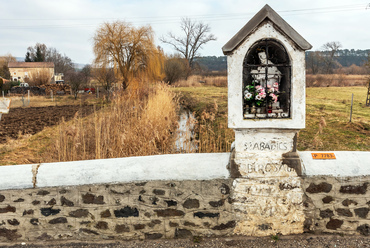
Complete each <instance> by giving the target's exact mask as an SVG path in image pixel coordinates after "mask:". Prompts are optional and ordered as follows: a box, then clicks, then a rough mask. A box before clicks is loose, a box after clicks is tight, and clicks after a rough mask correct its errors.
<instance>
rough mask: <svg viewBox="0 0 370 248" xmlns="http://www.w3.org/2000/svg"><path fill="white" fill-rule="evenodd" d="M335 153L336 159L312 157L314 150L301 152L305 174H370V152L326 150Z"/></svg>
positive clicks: (352, 175) (337, 175) (341, 175)
mask: <svg viewBox="0 0 370 248" xmlns="http://www.w3.org/2000/svg"><path fill="white" fill-rule="evenodd" d="M327 152H329V153H334V154H335V157H336V159H330V160H317V159H312V155H311V153H315V152H313V151H304V152H299V156H300V158H301V160H302V163H303V164H302V170H303V174H304V175H306V176H319V175H323V176H324V175H325V176H335V177H354V176H365V175H370V152H360V151H334V152H333V151H325V152H322V151H320V153H327Z"/></svg>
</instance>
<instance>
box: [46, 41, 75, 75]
mask: <svg viewBox="0 0 370 248" xmlns="http://www.w3.org/2000/svg"><path fill="white" fill-rule="evenodd" d="M45 61H46V62H53V63H54V70H55V72H57V73H63V74H67V73H68V71H69V70H72V69H73V63H72V60H71V59H70V58H69V57H68V56H67V55H65V54H64V55H62V54H61V53H60V52H59V51H58V50H57V49H56V48H54V47H51V48H48V49H47V50H46V54H45Z"/></svg>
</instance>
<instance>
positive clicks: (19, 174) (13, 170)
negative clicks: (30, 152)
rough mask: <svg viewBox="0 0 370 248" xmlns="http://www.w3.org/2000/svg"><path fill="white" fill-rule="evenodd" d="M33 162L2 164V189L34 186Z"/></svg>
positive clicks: (0, 188)
mask: <svg viewBox="0 0 370 248" xmlns="http://www.w3.org/2000/svg"><path fill="white" fill-rule="evenodd" d="M32 166H35V165H32V164H23V165H8V166H0V190H5V189H26V188H32V187H33V182H32V178H33V173H32Z"/></svg>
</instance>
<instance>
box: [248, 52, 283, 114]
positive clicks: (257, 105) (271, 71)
mask: <svg viewBox="0 0 370 248" xmlns="http://www.w3.org/2000/svg"><path fill="white" fill-rule="evenodd" d="M258 58H259V59H260V61H261V64H260V66H258V67H257V69H256V70H251V71H250V74H251V76H252V79H253V80H252V84H251V85H247V86H246V87H245V90H244V99H245V101H246V106H245V114H244V117H245V118H255V116H256V117H258V118H265V117H266V116H268V117H282V116H283V115H284V114H283V113H282V112H283V111H282V110H281V109H280V102H279V101H278V96H279V95H278V94H279V84H280V80H281V78H282V73H281V72H280V71H279V70H278V68H277V67H276V66H274V63H272V62H271V61H270V60H268V59H267V55H266V52H265V51H262V52H259V53H258ZM266 70H267V71H266ZM266 98H267V99H266ZM266 103H267V105H268V106H267V107H268V113H266V112H265V110H266Z"/></svg>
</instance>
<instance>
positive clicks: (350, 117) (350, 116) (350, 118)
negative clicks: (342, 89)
mask: <svg viewBox="0 0 370 248" xmlns="http://www.w3.org/2000/svg"><path fill="white" fill-rule="evenodd" d="M352 108H353V93H352V100H351V113H350V115H349V122H351V121H352Z"/></svg>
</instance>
